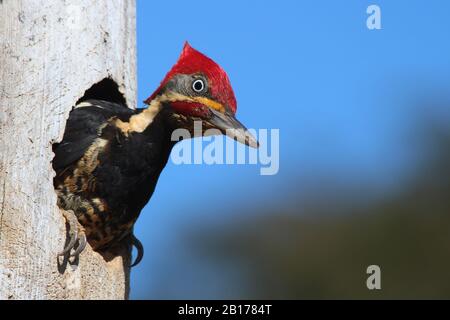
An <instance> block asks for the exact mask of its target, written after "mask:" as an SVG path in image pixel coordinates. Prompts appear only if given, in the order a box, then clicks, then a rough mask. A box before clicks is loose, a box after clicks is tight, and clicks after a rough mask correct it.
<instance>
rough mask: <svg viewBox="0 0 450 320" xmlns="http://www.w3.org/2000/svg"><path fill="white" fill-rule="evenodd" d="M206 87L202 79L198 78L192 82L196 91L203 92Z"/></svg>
mask: <svg viewBox="0 0 450 320" xmlns="http://www.w3.org/2000/svg"><path fill="white" fill-rule="evenodd" d="M204 89H205V83H204V82H203V80H202V79H197V80H195V81H194V82H192V90H194V91H195V92H202V91H203V90H204Z"/></svg>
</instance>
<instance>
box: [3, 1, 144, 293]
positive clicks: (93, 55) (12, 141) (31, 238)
mask: <svg viewBox="0 0 450 320" xmlns="http://www.w3.org/2000/svg"><path fill="white" fill-rule="evenodd" d="M135 41H136V39H135V2H134V0H96V1H90V0H77V1H70V0H53V1H48V0H0V299H124V298H127V297H128V291H129V267H128V264H129V259H130V250H129V249H128V248H122V249H120V250H119V251H118V252H116V254H115V255H113V256H112V257H111V258H110V259H105V258H104V257H103V256H102V255H100V254H98V253H97V252H94V251H92V250H91V248H90V247H89V246H88V247H87V248H86V249H85V251H84V252H83V253H82V254H81V255H80V259H79V260H78V261H75V262H73V261H69V262H67V261H62V260H61V259H59V260H58V259H57V253H58V252H59V251H61V250H62V248H63V246H64V244H65V241H66V227H65V221H64V219H63V217H62V215H61V212H60V211H59V209H58V207H57V205H56V194H55V192H54V188H53V177H54V175H55V173H54V171H53V169H52V165H51V162H52V159H53V156H54V155H53V152H52V143H54V142H58V141H60V140H61V138H62V135H63V133H64V127H65V123H66V120H67V117H68V115H69V112H70V110H71V108H72V106H74V104H75V103H76V101H77V100H78V99H80V98H81V97H82V96H83V95H84V94H85V91H86V90H87V89H89V88H90V87H91V86H93V85H94V84H95V83H98V82H100V81H101V80H103V79H105V78H110V79H112V80H113V81H114V82H115V83H116V84H117V85H118V87H117V88H115V87H114V85H111V83H112V84H114V82H112V81H109V82H108V81H106V82H102V84H103V87H101V89H100V90H97V91H95V90H94V91H92V90H91V91H90V94H91V95H92V96H94V97H95V94H96V93H98V94H100V91H102V94H103V95H105V91H106V93H107V94H111V96H118V97H121V98H122V97H123V98H124V101H126V103H127V104H128V106H130V107H133V106H134V105H135V94H136V73H135V63H136V59H135ZM114 90H116V92H112V91H114ZM123 98H122V99H123Z"/></svg>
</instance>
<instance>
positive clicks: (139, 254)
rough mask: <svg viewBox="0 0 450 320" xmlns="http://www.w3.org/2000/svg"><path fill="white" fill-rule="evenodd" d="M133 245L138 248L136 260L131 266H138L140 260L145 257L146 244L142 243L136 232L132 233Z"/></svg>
mask: <svg viewBox="0 0 450 320" xmlns="http://www.w3.org/2000/svg"><path fill="white" fill-rule="evenodd" d="M131 246H132V247H135V248H136V250H137V256H136V259H135V260H134V262H133V263H132V264H131V266H130V267H131V268H132V267H134V266H137V265H138V264H139V262H141V260H142V257H144V246H143V245H142V243H141V241H139V239H138V238H136V236H135V235H134V234H132V235H131Z"/></svg>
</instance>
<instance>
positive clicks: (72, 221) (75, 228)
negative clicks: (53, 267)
mask: <svg viewBox="0 0 450 320" xmlns="http://www.w3.org/2000/svg"><path fill="white" fill-rule="evenodd" d="M63 216H64V218H65V219H66V222H67V223H68V225H69V230H68V233H69V239H70V240H69V243H68V244H67V246H66V247H65V248H64V249H63V251H61V252H60V253H58V256H65V255H66V254H68V253H70V251H71V250H72V249H74V250H75V251H74V252H73V253H71V254H70V256H71V257H78V256H79V254H80V253H81V252H82V251H83V250H84V248H86V243H87V240H86V234H85V232H84V229H83V227H82V226H81V225H80V224H79V223H78V219H77V217H76V215H75V213H74V212H73V211H72V210H68V211H66V210H63ZM77 242H78V246H76V244H77Z"/></svg>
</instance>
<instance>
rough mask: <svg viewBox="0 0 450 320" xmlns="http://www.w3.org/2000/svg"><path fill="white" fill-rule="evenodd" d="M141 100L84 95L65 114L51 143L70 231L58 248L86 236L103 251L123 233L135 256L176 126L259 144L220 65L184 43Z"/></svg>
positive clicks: (80, 245)
mask: <svg viewBox="0 0 450 320" xmlns="http://www.w3.org/2000/svg"><path fill="white" fill-rule="evenodd" d="M146 103H147V104H148V107H147V108H146V109H137V110H132V109H128V108H127V107H126V106H124V105H122V104H118V103H113V102H108V101H104V100H87V101H84V102H81V103H79V104H78V105H76V106H75V107H74V109H73V110H72V112H71V113H70V115H69V119H68V121H67V125H66V130H65V133H64V136H63V139H62V141H61V142H60V143H57V144H55V145H54V148H53V150H54V153H55V158H54V160H53V168H54V170H55V171H56V176H55V178H54V186H55V190H56V192H57V195H58V205H59V206H60V208H62V209H64V216H65V218H66V220H67V222H68V224H69V236H70V237H69V239H70V240H69V243H68V244H67V246H66V247H65V249H64V250H63V251H62V252H61V255H66V254H69V253H70V252H71V250H72V249H75V252H74V253H73V254H72V255H78V254H79V253H80V252H81V251H82V250H83V249H84V246H85V245H86V239H87V241H88V242H89V244H90V245H91V246H92V248H93V249H94V250H103V249H107V248H109V247H111V246H113V245H115V244H117V243H120V242H121V241H122V240H124V239H125V238H130V239H131V240H132V243H133V244H134V245H136V247H137V248H138V249H139V254H138V259H137V260H140V258H141V257H142V245H140V242H139V241H138V240H137V239H136V238H135V237H134V236H133V234H132V232H133V225H134V223H135V221H136V219H137V218H138V216H139V213H140V211H141V210H142V208H143V207H144V206H145V204H146V203H147V202H148V201H149V199H150V197H151V196H152V194H153V191H154V190H155V186H156V183H157V181H158V178H159V175H160V173H161V171H162V170H163V168H164V166H165V165H166V163H167V160H168V158H169V154H170V151H171V149H172V147H173V145H174V144H175V141H172V139H171V137H172V132H173V131H174V130H175V129H179V128H184V129H187V130H188V131H189V132H191V133H193V130H194V122H195V121H200V122H201V123H202V125H203V127H204V128H215V129H218V132H219V133H223V134H227V135H230V136H232V137H233V138H235V139H236V140H238V141H240V142H242V143H245V144H247V145H250V146H252V147H257V146H258V143H257V141H256V140H255V139H254V138H253V137H252V136H251V134H250V133H249V132H248V131H247V130H246V128H245V127H244V126H243V125H242V124H241V123H240V122H239V121H238V120H237V119H236V118H235V112H236V100H235V98H234V93H233V91H232V89H231V85H230V82H229V80H228V77H227V76H226V74H225V72H224V71H223V69H222V68H220V66H218V65H217V64H216V63H215V62H214V61H212V60H211V59H209V58H208V57H206V56H204V55H203V54H201V53H200V52H198V51H196V50H195V49H193V48H192V47H190V46H189V45H188V44H186V45H185V47H184V49H183V52H182V54H181V56H180V58H179V60H178V62H177V63H176V64H175V65H174V66H173V68H172V69H171V70H170V71H169V73H168V74H167V75H166V77H165V79H164V80H163V81H162V83H161V85H160V86H159V88H158V89H157V90H156V91H155V92H154V93H153V94H152V95H151V96H150V98H148V99H147V100H146ZM77 243H78V246H76V244H77ZM137 262H138V261H137Z"/></svg>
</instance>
